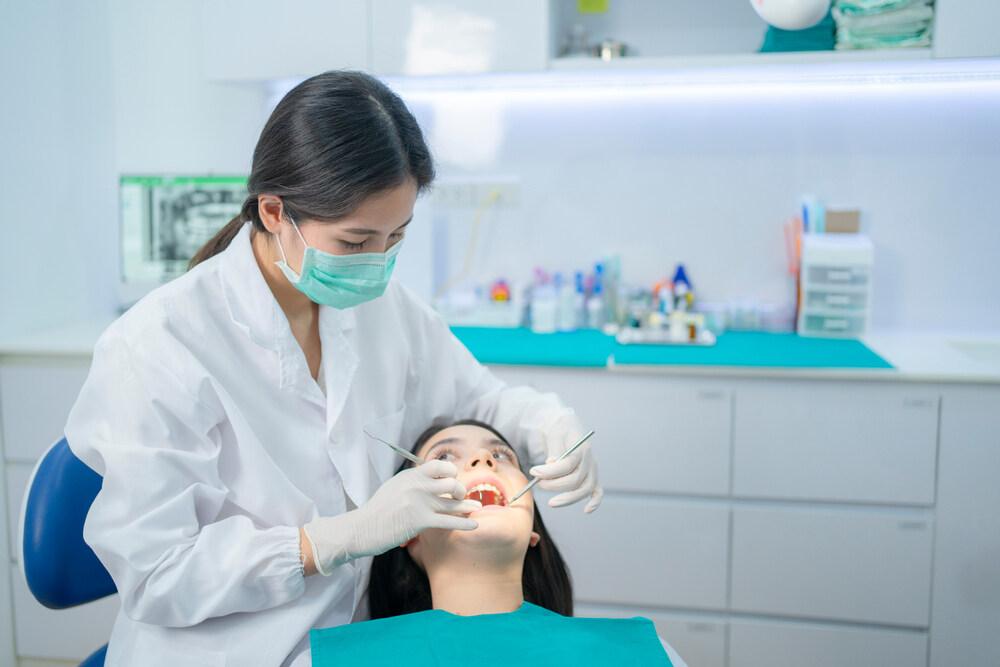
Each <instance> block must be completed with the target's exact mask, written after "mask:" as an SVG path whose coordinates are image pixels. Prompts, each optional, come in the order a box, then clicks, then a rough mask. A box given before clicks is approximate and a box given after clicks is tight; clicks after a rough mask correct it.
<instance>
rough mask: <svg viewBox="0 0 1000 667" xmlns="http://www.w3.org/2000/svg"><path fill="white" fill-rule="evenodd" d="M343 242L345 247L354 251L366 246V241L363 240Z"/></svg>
mask: <svg viewBox="0 0 1000 667" xmlns="http://www.w3.org/2000/svg"><path fill="white" fill-rule="evenodd" d="M341 243H342V244H343V246H344V248H345V249H347V250H350V251H352V252H358V251H360V250H362V249H363V248H364V247H365V242H364V241H362V242H361V243H351V242H350V241H341Z"/></svg>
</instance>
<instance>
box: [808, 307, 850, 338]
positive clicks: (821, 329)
mask: <svg viewBox="0 0 1000 667" xmlns="http://www.w3.org/2000/svg"><path fill="white" fill-rule="evenodd" d="M866 326H867V318H866V316H865V315H850V314H846V313H845V314H843V315H830V314H826V313H811V312H809V311H808V310H806V309H803V311H802V314H801V315H800V316H799V325H798V327H797V331H798V333H799V335H800V336H830V337H848V338H857V337H859V336H861V335H862V334H864V333H865V331H866Z"/></svg>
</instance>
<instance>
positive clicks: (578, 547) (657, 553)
mask: <svg viewBox="0 0 1000 667" xmlns="http://www.w3.org/2000/svg"><path fill="white" fill-rule="evenodd" d="M543 511H544V517H545V525H546V527H548V528H549V530H550V532H551V533H552V538H553V540H554V541H555V542H556V544H557V545H558V547H559V551H560V552H561V553H562V555H563V558H564V559H565V560H566V563H567V564H568V565H569V568H570V572H572V576H573V589H574V593H575V596H576V599H578V600H581V601H584V602H600V603H608V604H624V605H637V604H638V605H649V606H652V607H682V608H691V609H724V608H725V606H726V568H727V543H728V541H729V511H728V509H727V508H726V507H721V506H719V504H718V503H698V502H690V501H689V502H674V501H668V500H664V499H661V498H631V497H624V496H617V495H609V496H605V499H604V502H603V504H602V505H601V507H600V509H599V510H598V511H596V512H594V513H593V514H590V515H587V514H584V513H583V512H582V511H581V510H580V509H578V508H571V509H568V510H567V509H561V510H550V509H549V508H547V507H546V508H545V510H543Z"/></svg>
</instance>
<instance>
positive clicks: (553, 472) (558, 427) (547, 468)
mask: <svg viewBox="0 0 1000 667" xmlns="http://www.w3.org/2000/svg"><path fill="white" fill-rule="evenodd" d="M586 433H587V431H586V429H584V427H583V424H582V423H581V422H580V420H579V419H578V418H577V416H576V415H574V414H572V413H567V414H565V415H563V416H561V417H559V418H558V419H557V420H556V421H555V422H554V423H553V424H552V425H551V426H549V427H547V428H543V429H542V444H543V445H544V446H545V451H546V452H547V454H548V458H547V459H546V463H545V464H544V465H538V466H535V467H534V468H532V469H531V470H530V471H529V472H530V473H531V474H532V475H534V476H535V477H539V478H541V481H539V482H538V486H540V487H542V488H543V489H547V490H549V491H565V493H560V494H559V495H558V496H555V497H554V498H552V499H551V500H550V501H549V506H550V507H562V506H563V505H571V504H573V503H575V502H579V501H581V500H583V499H584V498H587V497H589V498H590V500H589V501H588V502H587V505H586V506H585V507H584V508H583V511H584V512H586V513H587V514H590V513H591V512H593V511H594V510H596V509H597V508H598V506H599V505H600V504H601V498H603V497H604V489H602V488H601V485H600V484H599V483H598V481H597V461H595V460H594V454H593V453H592V452H591V451H590V443H589V442H585V443H583V444H582V445H580V448H579V449H577V450H576V451H575V452H573V453H572V454H570V455H569V456H567V457H566V458H564V459H563V460H562V461H559V462H558V463H553V462H554V461H555V460H556V459H557V458H559V457H560V456H562V454H563V453H564V452H565V451H566V450H568V449H569V448H570V447H572V446H573V445H575V444H576V443H577V441H578V440H579V439H580V438H582V437H583V436H584V435H585V434H586Z"/></svg>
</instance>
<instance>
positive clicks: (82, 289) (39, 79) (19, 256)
mask: <svg viewBox="0 0 1000 667" xmlns="http://www.w3.org/2000/svg"><path fill="white" fill-rule="evenodd" d="M0 25H3V26H4V38H3V39H2V40H0V86H2V90H3V93H2V95H3V104H0V156H2V159H0V201H2V202H3V214H2V216H0V229H2V237H3V242H4V252H3V256H2V259H0V334H9V333H13V332H21V331H29V330H32V329H36V328H40V327H44V326H48V325H52V324H57V323H60V322H63V321H70V320H74V319H79V318H81V317H86V316H87V315H88V314H90V313H94V312H101V311H105V312H107V311H110V310H112V309H113V308H114V307H115V295H114V294H115V270H116V268H117V264H116V254H115V252H116V247H117V243H116V241H115V238H116V237H115V234H114V227H113V226H112V224H113V223H114V221H115V220H116V215H117V213H116V204H115V202H116V199H115V198H116V192H117V188H116V185H115V182H114V150H113V144H114V131H113V122H112V77H111V50H110V47H109V42H110V39H109V26H108V12H107V6H106V3H105V2H102V1H100V0H95V1H93V2H87V3H78V2H72V1H69V0H39V1H37V2H4V3H0ZM81 277H84V279H82V280H81Z"/></svg>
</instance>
